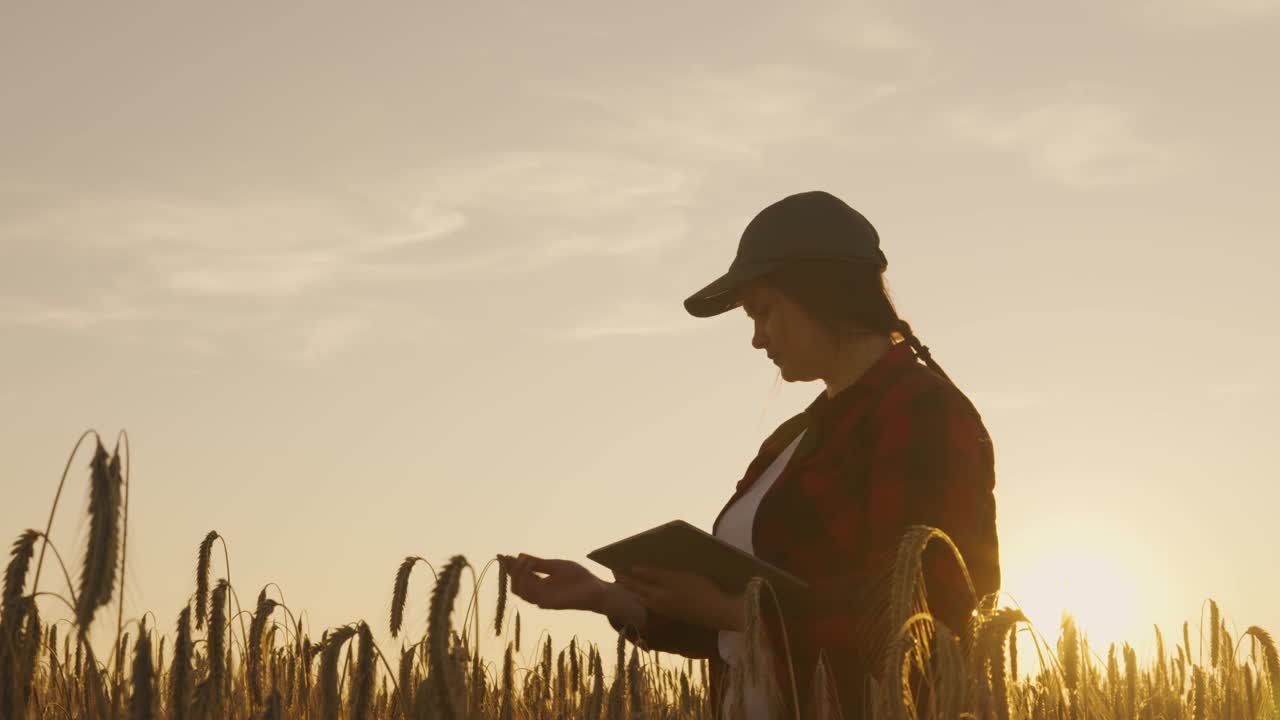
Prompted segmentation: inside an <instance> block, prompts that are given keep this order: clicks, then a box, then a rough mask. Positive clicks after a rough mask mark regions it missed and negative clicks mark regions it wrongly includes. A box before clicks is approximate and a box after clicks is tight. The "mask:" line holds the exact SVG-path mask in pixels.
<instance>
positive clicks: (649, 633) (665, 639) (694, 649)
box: [606, 608, 720, 658]
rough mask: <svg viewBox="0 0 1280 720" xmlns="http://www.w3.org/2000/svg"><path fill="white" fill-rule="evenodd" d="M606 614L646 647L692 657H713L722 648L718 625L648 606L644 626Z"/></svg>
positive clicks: (635, 641) (646, 648)
mask: <svg viewBox="0 0 1280 720" xmlns="http://www.w3.org/2000/svg"><path fill="white" fill-rule="evenodd" d="M606 617H608V618H609V624H610V625H612V626H613V629H614V630H617V631H618V632H621V633H623V634H624V635H625V636H626V638H627V640H630V641H631V642H632V643H634V644H635V645H638V646H639V647H641V648H642V649H644V650H657V651H658V652H669V653H676V654H677V655H683V656H685V657H690V658H712V657H715V656H716V655H718V654H719V652H720V648H719V640H720V634H719V631H718V630H716V629H715V628H710V627H705V626H702V625H694V624H692V623H688V622H685V621H683V620H676V619H674V618H669V617H667V616H665V615H660V614H658V613H655V612H654V611H653V610H650V609H648V608H645V620H644V627H642V628H636V627H635V626H634V625H623V624H622V623H621V622H619V621H618V620H616V619H614V618H613V616H611V615H609V616H606Z"/></svg>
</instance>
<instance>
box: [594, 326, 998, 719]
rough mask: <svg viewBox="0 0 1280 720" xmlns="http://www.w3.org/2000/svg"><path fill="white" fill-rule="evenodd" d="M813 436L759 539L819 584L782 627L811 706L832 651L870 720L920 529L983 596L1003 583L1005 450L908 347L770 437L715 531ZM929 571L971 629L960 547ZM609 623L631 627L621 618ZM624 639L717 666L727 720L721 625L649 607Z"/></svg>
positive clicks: (929, 560)
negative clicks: (818, 669) (999, 459)
mask: <svg viewBox="0 0 1280 720" xmlns="http://www.w3.org/2000/svg"><path fill="white" fill-rule="evenodd" d="M805 428H808V429H809V432H807V433H806V434H805V436H804V437H803V438H802V439H801V441H800V444H799V445H798V446H797V447H796V450H795V452H794V454H793V455H792V457H791V459H790V461H789V462H788V463H787V465H786V467H785V468H784V469H783V471H782V474H781V475H779V476H778V478H777V479H776V480H775V481H774V484H773V486H771V487H770V488H769V490H768V491H767V492H766V493H765V495H764V497H763V498H762V500H761V502H760V506H759V508H758V509H757V511H756V516H755V520H754V526H753V528H752V542H753V547H754V549H755V554H756V555H757V556H758V557H760V558H763V559H765V560H767V561H769V562H770V563H773V564H774V565H777V566H778V567H781V568H783V569H784V570H787V571H789V572H791V573H792V574H794V575H796V576H798V577H800V578H801V579H803V580H805V581H807V582H809V583H810V585H811V586H812V592H811V594H810V597H809V598H808V599H807V600H806V601H803V602H802V603H800V604H795V605H793V606H792V607H789V608H788V607H785V606H784V607H783V608H782V611H783V617H782V618H781V619H782V621H783V622H784V623H785V627H786V633H787V644H788V645H789V646H790V652H791V657H792V663H793V666H794V672H795V680H796V683H797V685H798V686H799V687H798V691H799V698H800V703H801V707H802V709H803V708H804V707H806V706H807V704H808V702H809V698H810V694H809V685H810V682H811V680H812V677H813V669H814V667H815V663H816V662H817V652H818V650H819V649H822V650H823V651H824V653H825V655H826V657H827V658H828V665H829V667H830V668H831V671H832V674H833V676H834V678H835V684H836V687H837V690H838V692H839V695H840V704H841V707H842V708H843V710H844V716H845V717H846V718H856V717H862V716H863V713H864V712H865V710H862V709H861V708H863V707H864V705H863V702H864V694H863V692H864V691H863V683H864V682H865V676H866V675H867V674H868V673H870V674H872V675H873V676H875V677H877V678H879V676H880V667H879V653H880V651H881V649H882V648H883V646H884V643H885V642H886V640H887V636H888V631H889V630H890V629H889V628H887V627H882V625H884V623H883V622H880V618H881V617H882V614H883V611H884V608H885V606H886V600H887V594H886V593H887V589H888V571H889V570H890V568H891V567H892V564H893V560H894V556H895V554H896V551H897V547H898V543H899V541H900V539H901V538H902V534H903V532H904V531H905V530H906V528H907V526H909V525H916V524H921V525H929V526H932V527H936V528H939V529H941V530H942V531H943V532H945V533H947V535H948V536H950V537H951V539H952V541H953V542H954V543H955V544H956V546H957V547H958V548H959V550H960V553H961V555H962V556H963V557H964V560H965V564H966V566H967V568H968V570H969V574H970V577H971V579H972V580H973V583H974V585H975V588H976V590H977V594H978V596H979V597H982V596H984V595H987V594H989V593H992V592H995V591H996V590H998V589H999V587H1000V564H999V557H998V546H997V541H996V517H995V497H994V494H993V490H994V486H995V461H994V454H993V448H992V444H991V439H990V436H989V435H988V434H987V431H986V428H985V427H984V426H983V424H982V419H981V417H980V416H979V414H978V412H977V410H976V409H975V408H974V406H973V404H972V403H970V402H969V400H968V398H967V397H965V395H964V394H963V393H961V392H960V390H959V389H957V388H956V387H955V386H954V385H952V384H951V383H950V382H949V381H948V380H947V379H945V378H943V377H942V376H940V375H939V374H937V373H935V372H934V371H933V370H931V369H930V368H929V367H928V366H927V365H924V364H922V363H920V362H919V361H918V360H917V358H916V356H915V353H914V352H913V351H912V349H911V347H910V346H909V345H908V344H907V343H898V344H896V345H894V346H892V347H891V348H890V349H889V350H888V351H886V352H885V353H884V354H883V355H882V356H881V357H880V358H879V359H878V360H877V361H876V362H875V363H874V364H873V365H872V366H871V367H870V368H868V369H867V370H866V371H865V372H864V373H863V374H862V375H861V376H860V377H859V378H858V379H857V380H856V381H855V382H854V383H853V384H852V385H850V386H849V387H847V388H845V389H844V390H842V391H841V392H839V393H838V394H837V395H836V396H835V397H831V398H828V397H827V394H826V391H825V390H824V391H823V392H822V393H821V394H819V395H818V397H816V398H815V399H814V400H813V402H811V403H810V404H809V406H808V407H807V408H805V410H804V411H802V412H800V413H798V414H797V415H795V416H793V417H791V418H790V419H788V420H787V421H785V422H783V423H782V424H781V425H780V426H779V427H778V428H777V429H776V430H774V431H773V433H771V434H770V435H769V437H768V438H766V439H765V440H764V442H763V443H762V444H761V446H760V451H759V453H758V454H757V455H756V458H755V459H754V460H752V461H751V463H750V465H748V466H747V469H746V472H745V474H744V475H743V477H742V479H741V480H739V481H738V484H737V488H736V490H735V492H734V493H733V496H732V497H730V498H729V500H728V502H727V503H725V506H724V508H722V509H721V511H720V514H719V515H717V517H716V521H715V524H714V525H713V532H714V528H715V527H716V526H717V525H718V524H719V522H720V518H721V517H722V516H723V515H724V512H725V510H727V509H728V507H729V506H730V505H731V504H732V503H733V502H734V501H736V500H737V499H738V497H739V496H741V495H742V493H743V492H745V491H746V489H747V488H748V487H750V486H751V484H752V483H753V482H755V480H756V478H758V477H759V476H760V475H761V474H763V473H764V471H765V469H766V468H768V467H769V465H770V464H771V463H772V462H773V460H774V459H775V458H776V457H777V456H778V454H779V453H781V452H782V450H783V449H785V448H786V447H787V446H788V445H790V444H791V442H792V441H793V440H795V438H796V435H797V434H799V433H800V431H801V430H803V429H805ZM923 563H924V564H923V571H924V577H925V584H926V593H927V597H928V603H929V610H930V612H931V613H932V614H933V616H934V617H935V618H936V619H937V620H939V621H941V622H943V623H944V624H946V625H947V627H948V628H951V629H952V630H954V631H956V632H960V631H962V630H963V628H964V624H965V621H966V619H967V618H968V617H970V615H971V613H972V611H973V609H974V605H973V603H972V602H971V600H970V594H969V590H968V588H967V587H966V584H965V581H964V576H963V575H962V574H961V572H960V569H959V567H958V565H956V563H955V562H954V560H952V559H951V557H950V551H949V550H947V549H946V548H944V547H943V546H942V545H941V544H940V543H938V542H933V543H930V545H929V548H928V550H926V552H925V554H924V560H923ZM765 594H766V595H768V592H767V591H766V593H765ZM772 608H773V603H772V601H771V600H770V599H768V598H767V597H765V598H762V610H763V612H764V614H765V627H766V630H767V632H768V634H769V636H770V639H771V641H772V647H773V648H774V651H775V655H776V656H777V660H778V662H779V667H778V668H777V669H778V672H779V674H778V675H777V677H778V682H779V686H780V687H781V688H782V693H783V699H784V702H785V704H786V705H787V706H788V707H789V706H790V705H791V697H792V687H791V680H790V674H789V673H788V672H787V670H786V665H785V663H786V658H785V653H784V650H783V643H782V639H781V634H780V630H779V623H778V619H779V618H778V615H777V613H776V612H775V611H774V610H773V609H772ZM610 623H611V624H612V625H613V627H614V628H615V629H617V630H620V631H622V630H624V628H623V626H622V625H620V624H619V623H618V622H616V621H614V620H613V619H612V618H611V619H610ZM625 631H626V632H627V635H628V637H629V638H630V639H631V640H632V641H633V642H636V643H637V644H639V645H640V646H641V647H643V648H647V649H653V650H658V651H663V652H673V653H678V654H680V655H684V656H686V657H692V658H706V659H708V660H709V661H710V662H709V668H710V679H709V682H710V686H711V693H712V697H713V710H714V711H715V712H716V714H717V716H718V714H719V709H720V703H721V702H722V698H721V697H720V695H721V693H723V692H724V690H725V687H726V683H727V680H728V676H727V670H728V668H727V665H726V664H725V663H724V661H723V660H722V659H721V658H720V654H719V648H718V644H717V640H718V631H717V630H716V629H714V628H707V627H702V626H696V625H691V624H688V623H684V622H681V621H677V620H674V619H672V618H668V617H664V616H661V615H657V614H655V613H653V612H652V611H650V613H649V615H648V618H647V620H646V623H645V627H644V628H642V629H640V631H639V633H638V634H637V633H636V632H635V630H634V629H633V628H630V627H629V626H628V627H626V628H625Z"/></svg>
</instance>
